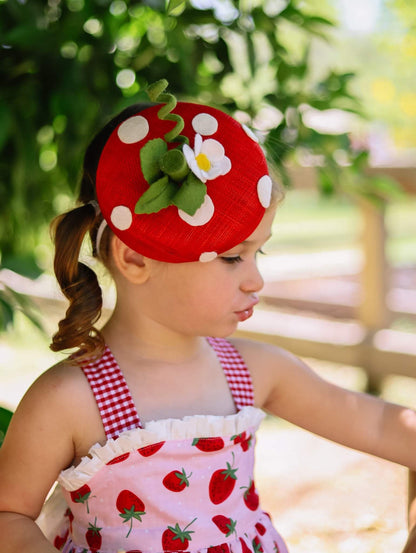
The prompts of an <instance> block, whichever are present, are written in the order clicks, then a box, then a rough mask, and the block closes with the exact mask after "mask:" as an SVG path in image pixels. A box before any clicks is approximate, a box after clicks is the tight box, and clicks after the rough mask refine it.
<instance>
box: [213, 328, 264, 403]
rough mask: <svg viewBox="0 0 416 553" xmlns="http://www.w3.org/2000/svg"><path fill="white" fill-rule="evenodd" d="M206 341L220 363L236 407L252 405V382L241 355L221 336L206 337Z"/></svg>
mask: <svg viewBox="0 0 416 553" xmlns="http://www.w3.org/2000/svg"><path fill="white" fill-rule="evenodd" d="M208 342H209V344H210V345H211V347H212V348H213V350H214V351H215V353H216V354H217V357H218V359H219V361H220V363H221V365H222V368H223V370H224V374H225V377H226V379H227V382H228V386H229V388H230V391H231V393H232V396H233V399H234V403H235V406H236V407H237V409H238V410H239V409H241V408H242V407H245V406H246V405H253V404H254V390H253V382H252V380H251V375H250V373H249V370H248V369H247V367H246V364H245V363H244V360H243V358H242V357H241V355H240V354H239V353H238V351H237V350H236V349H235V347H234V346H233V345H231V344H230V342H228V341H227V340H224V339H223V338H208Z"/></svg>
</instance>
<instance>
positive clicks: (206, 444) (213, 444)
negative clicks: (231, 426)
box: [192, 437, 224, 452]
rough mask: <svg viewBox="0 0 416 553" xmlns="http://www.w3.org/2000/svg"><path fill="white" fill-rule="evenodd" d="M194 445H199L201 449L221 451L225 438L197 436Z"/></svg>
mask: <svg viewBox="0 0 416 553" xmlns="http://www.w3.org/2000/svg"><path fill="white" fill-rule="evenodd" d="M192 445H194V446H195V447H197V448H198V449H199V450H201V451H206V452H210V451H219V450H220V449H222V448H223V447H224V440H223V439H222V438H219V437H216V438H195V439H194V441H193V442H192Z"/></svg>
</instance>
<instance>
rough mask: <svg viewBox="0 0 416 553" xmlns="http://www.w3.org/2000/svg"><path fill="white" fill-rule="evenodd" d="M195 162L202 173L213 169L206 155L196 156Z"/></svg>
mask: <svg viewBox="0 0 416 553" xmlns="http://www.w3.org/2000/svg"><path fill="white" fill-rule="evenodd" d="M195 161H196V163H197V165H198V167H199V168H200V169H201V170H202V171H209V170H210V169H211V162H210V160H209V159H208V158H207V156H206V155H205V154H202V153H201V154H198V155H197V156H195Z"/></svg>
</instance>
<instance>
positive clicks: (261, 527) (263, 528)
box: [255, 522, 266, 536]
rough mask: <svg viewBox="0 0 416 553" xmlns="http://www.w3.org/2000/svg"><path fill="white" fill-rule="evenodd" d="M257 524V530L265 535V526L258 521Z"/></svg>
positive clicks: (261, 534)
mask: <svg viewBox="0 0 416 553" xmlns="http://www.w3.org/2000/svg"><path fill="white" fill-rule="evenodd" d="M255 526H256V530H257V532H258V533H259V534H260V536H264V534H265V533H266V528H265V526H264V525H263V524H262V523H261V522H257V524H256V525H255Z"/></svg>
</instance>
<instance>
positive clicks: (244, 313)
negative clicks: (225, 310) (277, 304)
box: [235, 307, 253, 323]
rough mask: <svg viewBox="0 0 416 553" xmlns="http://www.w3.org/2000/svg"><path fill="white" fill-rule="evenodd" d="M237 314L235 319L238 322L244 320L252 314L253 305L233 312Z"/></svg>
mask: <svg viewBox="0 0 416 553" xmlns="http://www.w3.org/2000/svg"><path fill="white" fill-rule="evenodd" d="M235 314H236V315H237V319H238V320H239V322H240V323H242V322H243V321H246V320H247V319H249V318H250V317H251V316H252V314H253V307H249V308H248V309H244V311H236V313H235Z"/></svg>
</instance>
